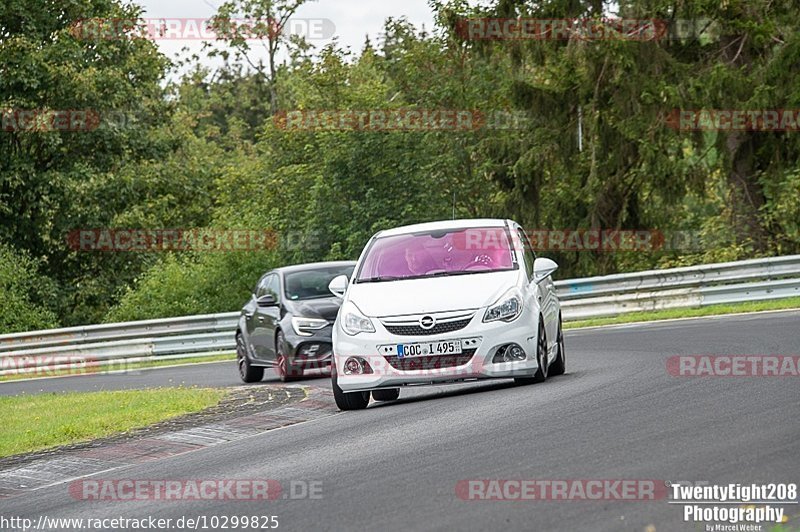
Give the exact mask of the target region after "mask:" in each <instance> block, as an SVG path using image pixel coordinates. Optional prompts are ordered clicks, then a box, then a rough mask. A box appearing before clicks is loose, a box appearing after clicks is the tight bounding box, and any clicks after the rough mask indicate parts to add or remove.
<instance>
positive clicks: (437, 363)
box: [383, 349, 476, 371]
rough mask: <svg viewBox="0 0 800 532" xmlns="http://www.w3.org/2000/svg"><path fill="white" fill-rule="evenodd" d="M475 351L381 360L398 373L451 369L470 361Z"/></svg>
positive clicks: (468, 350) (395, 357)
mask: <svg viewBox="0 0 800 532" xmlns="http://www.w3.org/2000/svg"><path fill="white" fill-rule="evenodd" d="M475 351H476V349H467V350H465V351H464V352H463V353H461V354H460V355H432V356H422V357H402V358H400V357H398V356H395V355H392V356H385V357H383V358H385V359H386V361H387V362H388V363H389V364H391V365H392V367H393V368H394V369H399V370H400V371H420V370H429V369H442V368H453V367H456V366H463V365H464V364H466V363H467V362H469V361H470V359H472V355H474V354H475Z"/></svg>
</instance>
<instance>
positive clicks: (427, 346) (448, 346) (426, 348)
mask: <svg viewBox="0 0 800 532" xmlns="http://www.w3.org/2000/svg"><path fill="white" fill-rule="evenodd" d="M460 354H461V340H445V341H443V342H421V343H418V344H398V345H397V356H398V357H400V358H403V357H424V356H429V355H460Z"/></svg>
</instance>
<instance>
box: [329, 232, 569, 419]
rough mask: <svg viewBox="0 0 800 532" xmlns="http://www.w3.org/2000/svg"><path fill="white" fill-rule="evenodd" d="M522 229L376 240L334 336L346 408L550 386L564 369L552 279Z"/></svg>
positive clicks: (342, 284)
mask: <svg viewBox="0 0 800 532" xmlns="http://www.w3.org/2000/svg"><path fill="white" fill-rule="evenodd" d="M556 268H558V265H557V264H556V263H555V262H553V261H552V260H550V259H545V258H536V257H535V255H534V253H533V250H532V248H531V245H530V242H529V241H528V238H527V236H526V235H525V232H524V231H523V229H522V227H520V226H519V225H518V224H517V223H515V222H513V221H511V220H453V221H444V222H431V223H424V224H418V225H411V226H406V227H399V228H395V229H390V230H387V231H381V232H379V233H377V234H376V235H374V236H373V237H372V238H371V239H370V241H369V242H368V243H367V245H366V247H365V248H364V251H362V253H361V257H360V258H359V260H358V262H357V263H356V267H355V270H354V271H353V275H352V278H351V279H348V278H347V276H344V275H341V276H339V277H336V278H334V279H333V280H332V281H331V283H330V285H329V288H330V290H331V292H333V293H334V294H335V295H337V296H339V297H341V298H342V299H343V301H342V307H341V310H340V311H339V314H338V316H337V318H336V322H335V324H334V327H333V353H334V360H333V364H332V368H331V369H332V380H333V393H334V397H335V399H336V405H337V406H338V407H339V408H340V409H342V410H355V409H362V408H366V406H367V404H368V403H369V399H370V394H372V397H373V398H374V399H375V400H376V401H391V400H395V399H397V398H398V397H399V395H400V387H402V386H412V385H426V384H445V383H455V382H463V381H470V380H476V379H485V378H512V377H513V378H514V379H515V380H516V381H517V382H520V383H529V382H539V381H544V380H545V379H546V378H547V376H548V374H549V375H558V374H562V373H564V370H565V352H564V337H563V334H562V330H561V305H560V303H559V301H558V297H557V295H556V291H555V287H554V285H553V281H552V279H551V274H552V273H553V272H554V271H555V270H556Z"/></svg>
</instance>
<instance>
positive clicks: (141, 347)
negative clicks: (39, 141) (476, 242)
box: [0, 255, 800, 376]
mask: <svg viewBox="0 0 800 532" xmlns="http://www.w3.org/2000/svg"><path fill="white" fill-rule="evenodd" d="M555 285H556V289H557V290H558V295H559V298H560V300H561V308H562V314H563V316H564V319H565V320H581V319H588V318H602V317H610V316H617V315H620V314H625V313H628V312H639V311H647V310H659V309H669V308H681V307H684V308H685V307H703V306H707V305H716V304H724V303H740V302H746V301H764V300H770V299H778V298H785V297H791V296H800V255H792V256H786V257H774V258H766V259H752V260H745V261H738V262H726V263H719V264H707V265H702V266H689V267H683V268H672V269H666V270H650V271H644V272H635V273H623V274H617V275H606V276H601V277H586V278H581V279H569V280H564V281H557V282H556V283H555ZM238 317H239V313H238V312H226V313H222V314H206V315H201V316H187V317H180V318H167V319H160V320H147V321H137V322H127V323H110V324H103V325H90V326H85V327H70V328H65V329H51V330H45V331H33V332H25V333H15V334H5V335H0V376H3V375H8V374H17V373H23V372H31V373H33V374H35V373H36V372H40V371H41V370H42V369H43V368H47V370H49V371H53V370H57V369H75V368H76V366H80V367H81V368H97V367H106V368H107V367H108V366H115V365H118V366H120V367H124V364H128V363H133V362H139V361H149V360H170V359H175V360H179V359H181V358H187V357H196V356H211V355H216V354H220V353H226V352H227V353H230V352H232V351H233V350H234V349H235V340H234V335H233V333H234V331H235V328H236V323H237V320H238Z"/></svg>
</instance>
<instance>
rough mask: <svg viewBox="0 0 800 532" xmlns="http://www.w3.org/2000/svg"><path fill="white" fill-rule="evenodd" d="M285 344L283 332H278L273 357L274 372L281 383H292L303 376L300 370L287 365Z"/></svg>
mask: <svg viewBox="0 0 800 532" xmlns="http://www.w3.org/2000/svg"><path fill="white" fill-rule="evenodd" d="M285 343H286V342H285V337H284V336H283V332H281V331H278V334H277V336H276V337H275V355H276V359H277V365H276V366H275V372H276V373H277V374H278V378H279V379H280V380H281V382H289V381H293V380H295V379H299V378H301V377H302V376H303V370H302V368H296V367H294V366H292V365H291V364H290V363H289V356H288V355H287V354H286V347H285Z"/></svg>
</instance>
